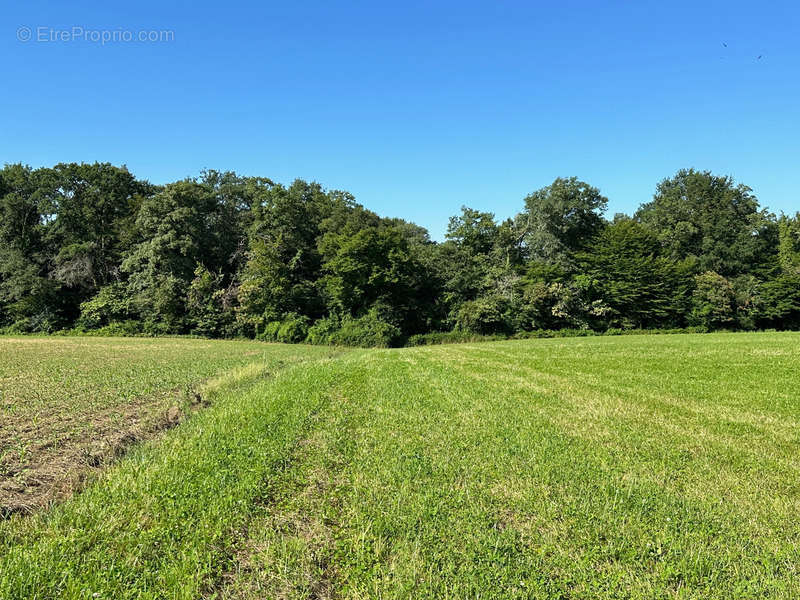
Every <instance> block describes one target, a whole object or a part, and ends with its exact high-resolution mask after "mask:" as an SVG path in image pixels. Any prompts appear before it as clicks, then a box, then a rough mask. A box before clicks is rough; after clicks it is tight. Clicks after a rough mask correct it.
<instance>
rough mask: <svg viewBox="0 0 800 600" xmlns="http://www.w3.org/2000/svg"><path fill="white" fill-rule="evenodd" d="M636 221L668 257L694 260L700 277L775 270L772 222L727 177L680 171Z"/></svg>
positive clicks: (748, 191) (747, 191) (661, 187)
mask: <svg viewBox="0 0 800 600" xmlns="http://www.w3.org/2000/svg"><path fill="white" fill-rule="evenodd" d="M636 218H637V219H638V220H639V221H641V222H642V223H644V224H645V225H647V226H648V227H650V228H651V229H652V230H653V231H655V232H656V234H657V235H658V237H659V240H660V242H661V244H662V245H663V246H664V248H665V249H666V251H667V253H668V254H669V255H670V256H672V257H673V258H675V259H678V260H680V259H684V258H687V257H693V258H695V259H696V261H697V267H698V270H699V271H700V272H705V271H714V272H716V273H718V274H720V275H722V276H724V277H729V276H735V275H739V274H742V273H750V272H766V271H768V270H769V269H771V268H773V267H774V264H775V248H776V245H777V244H776V242H777V239H776V238H777V227H776V223H775V219H774V217H773V216H772V215H770V214H769V213H768V212H767V211H766V210H762V209H760V208H759V206H758V200H757V199H756V197H755V195H754V194H753V193H752V190H751V189H750V188H749V187H747V186H745V185H742V184H739V185H736V184H735V182H734V180H733V179H732V178H731V177H721V176H717V175H713V174H711V173H710V172H709V171H695V170H694V169H683V170H681V171H678V173H677V174H676V175H675V176H674V177H672V178H669V179H665V180H663V181H662V182H661V183H660V184H659V185H658V188H657V190H656V194H655V197H654V198H653V201H652V202H649V203H647V204H645V205H643V206H642V207H641V208H640V209H639V211H638V212H637V213H636Z"/></svg>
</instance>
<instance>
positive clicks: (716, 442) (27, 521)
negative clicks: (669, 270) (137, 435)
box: [0, 333, 800, 599]
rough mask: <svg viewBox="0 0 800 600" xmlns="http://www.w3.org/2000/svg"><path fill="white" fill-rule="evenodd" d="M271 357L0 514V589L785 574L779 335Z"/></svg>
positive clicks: (788, 594) (420, 588) (360, 588)
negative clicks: (50, 500)
mask: <svg viewBox="0 0 800 600" xmlns="http://www.w3.org/2000/svg"><path fill="white" fill-rule="evenodd" d="M264 348H265V349H267V350H268V351H274V352H282V351H285V352H291V351H296V352H300V353H302V352H306V351H308V350H307V349H304V348H302V347H283V346H267V347H264ZM270 360H272V359H270V358H268V357H265V358H264V359H261V358H260V357H259V360H258V361H254V362H253V363H251V364H250V365H248V366H245V367H241V368H239V369H234V370H233V371H232V372H230V373H229V374H227V375H225V376H222V377H220V378H218V379H217V380H215V381H214V382H213V383H212V384H208V385H207V387H206V388H205V390H204V393H205V395H206V396H207V397H208V402H209V405H208V407H207V408H205V409H203V410H200V411H196V412H195V413H194V414H192V415H191V416H190V417H189V418H188V419H186V420H185V421H184V422H183V423H182V424H181V425H180V426H178V427H176V428H174V429H172V430H170V431H169V432H168V433H167V434H165V435H164V436H162V437H161V438H160V439H157V440H153V441H150V442H147V443H144V444H139V445H137V446H135V447H134V448H133V449H132V450H131V451H130V452H129V453H128V454H127V455H126V456H125V458H123V459H121V460H119V461H118V462H116V463H115V464H114V465H112V466H111V467H109V468H108V469H106V470H105V471H103V473H102V475H100V476H99V477H98V478H97V479H96V480H95V481H94V482H93V483H92V484H91V485H89V486H88V487H87V489H85V490H84V491H83V492H82V493H80V494H78V495H76V496H74V497H73V498H72V499H70V500H68V501H66V502H64V503H62V504H60V505H58V506H56V507H55V508H53V509H51V510H49V511H42V512H39V513H37V514H34V515H32V516H21V515H16V516H12V517H11V518H10V519H6V520H5V521H3V522H0V598H3V599H7V598H187V599H188V598H199V597H205V598H248V599H249V598H253V599H255V598H421V597H437V598H598V597H601V598H755V597H764V598H796V597H800V573H798V570H799V569H800V554H798V551H799V550H800V547H799V546H798V545H799V544H800V520H799V519H798V518H797V516H798V514H800V477H799V475H800V407H798V402H799V401H800V335H797V334H792V333H763V334H714V335H679V336H636V337H597V338H572V339H547V340H529V341H509V342H497V343H483V344H469V345H453V346H439V347H423V348H413V349H400V350H369V351H367V350H357V351H350V352H346V353H341V354H333V353H332V352H330V351H328V353H327V354H323V353H321V354H319V355H314V356H311V355H309V354H305V355H303V356H302V358H297V359H296V360H298V361H299V360H302V361H303V362H300V363H299V364H287V365H284V366H283V367H282V368H280V369H277V368H274V367H272V368H268V367H266V366H264V365H265V364H268V363H269V361H270ZM273 364H274V363H273Z"/></svg>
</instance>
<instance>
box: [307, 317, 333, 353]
mask: <svg viewBox="0 0 800 600" xmlns="http://www.w3.org/2000/svg"><path fill="white" fill-rule="evenodd" d="M340 326H341V321H340V320H339V319H338V318H337V317H336V316H334V315H331V316H329V317H325V318H323V319H319V320H318V321H316V322H315V323H314V324H313V325H312V326H311V327H309V328H308V334H307V335H306V342H308V343H309V344H314V345H317V346H324V345H326V344H331V343H333V342H332V341H331V338H332V336H333V334H334V333H335V332H336V331H338V329H339V327H340Z"/></svg>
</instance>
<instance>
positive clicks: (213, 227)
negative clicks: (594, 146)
mask: <svg viewBox="0 0 800 600" xmlns="http://www.w3.org/2000/svg"><path fill="white" fill-rule="evenodd" d="M607 202H608V201H607V199H606V198H605V197H604V196H603V195H602V194H601V193H600V191H599V190H598V189H597V188H595V187H593V186H591V185H589V184H588V183H585V182H582V181H580V180H578V179H576V178H574V177H572V178H558V179H556V180H555V181H553V183H552V184H551V185H548V186H546V187H544V188H541V189H539V190H537V191H535V192H533V193H532V194H530V195H529V196H527V197H526V198H525V199H524V204H523V206H522V210H521V211H520V212H519V214H517V215H516V216H515V217H513V218H507V219H505V220H498V219H496V217H495V215H494V214H493V213H491V212H485V211H481V210H477V209H474V208H469V207H466V206H464V207H462V209H461V212H460V214H458V215H456V216H454V217H452V218H451V220H450V223H449V226H448V229H447V233H446V235H445V240H444V241H443V242H441V243H437V242H433V241H431V239H430V237H429V235H428V232H427V231H426V230H425V229H423V228H421V227H419V226H417V225H415V224H413V223H409V222H407V221H403V220H402V219H398V218H385V217H380V216H379V215H377V214H375V213H374V212H372V211H369V210H367V209H366V208H364V207H363V206H361V205H359V204H358V203H357V202H356V201H355V199H354V198H353V196H352V195H350V194H349V193H347V192H344V191H338V190H325V189H324V188H322V186H320V185H319V184H318V183H314V182H310V183H309V182H306V181H302V180H296V181H294V182H292V183H291V184H290V185H288V186H284V185H282V184H279V183H275V182H273V181H272V180H270V179H268V178H264V177H242V176H239V175H236V174H235V173H232V172H220V171H214V170H208V171H203V172H202V173H201V175H200V177H198V178H193V179H185V180H182V181H177V182H172V183H168V184H166V185H163V186H155V185H152V184H150V183H148V182H146V181H142V180H139V179H137V178H136V177H134V176H133V175H132V174H131V173H130V172H129V171H128V170H127V169H126V168H125V167H115V166H112V165H109V164H107V163H95V164H76V163H70V164H66V163H62V164H58V165H56V166H54V167H52V168H39V169H31V168H30V167H26V166H23V165H19V164H17V165H7V166H6V167H4V168H3V169H0V328H3V329H8V328H11V329H12V330H14V331H17V332H43V333H44V332H54V331H58V330H62V329H69V328H76V329H77V330H79V331H136V332H140V333H143V334H147V335H162V334H195V335H202V336H206V337H235V336H246V337H255V336H256V335H259V337H264V336H266V337H267V338H269V339H274V340H277V339H278V338H279V337H280V338H281V339H291V340H295V341H296V340H297V339H299V338H300V337H302V336H301V334H302V332H303V331H304V328H306V329H307V330H308V331H307V332H306V335H307V337H308V338H309V341H311V342H312V343H321V340H331V343H343V344H344V343H347V344H349V343H355V344H359V345H368V344H371V343H373V342H374V343H377V344H380V345H387V344H395V343H398V342H397V340H402V339H406V338H408V337H409V336H414V335H419V334H425V333H429V332H435V331H444V330H450V331H458V332H466V333H468V334H470V335H514V334H516V333H520V332H526V331H533V330H557V329H580V330H588V329H592V330H596V331H604V330H607V329H609V328H614V329H624V330H630V329H642V328H645V329H650V328H662V329H663V328H680V327H684V326H686V325H687V324H690V323H702V324H703V325H704V326H708V327H712V328H713V327H726V328H727V327H735V328H742V329H753V328H758V327H765V326H767V327H774V328H778V329H780V328H790V327H796V326H797V323H798V319H797V317H796V313H795V308H794V306H795V295H794V294H795V292H794V289H793V288H792V287H791V284H790V282H791V281H792V277H794V276H796V275H797V272H798V269H800V266H798V265H800V225H798V221H799V220H800V218H799V217H798V216H795V217H787V216H783V217H781V218H780V219H779V220H778V219H776V218H775V216H774V215H772V214H771V213H769V212H768V211H767V210H766V209H762V208H760V207H759V205H758V201H757V199H756V198H755V196H754V195H753V193H752V191H751V190H750V189H749V188H747V187H746V186H744V185H741V184H736V183H734V181H733V179H731V178H730V177H724V176H718V175H713V174H711V173H709V172H703V171H695V170H693V169H688V170H681V171H679V172H678V173H677V174H676V175H675V176H674V177H672V178H668V179H665V180H664V181H662V182H661V183H660V184H659V185H658V188H657V190H656V194H655V197H654V199H653V201H652V202H650V203H647V204H645V205H643V206H642V207H641V208H640V209H639V211H638V212H637V213H636V215H635V216H634V217H633V218H631V217H628V216H626V215H622V214H617V215H615V216H614V218H613V220H612V221H611V222H608V221H606V220H604V218H603V214H604V212H605V210H606V206H607ZM712 271H713V272H714V273H717V274H718V275H719V276H720V277H723V278H724V279H725V280H726V281H727V282H728V283H729V284H730V286H731V289H732V292H731V289H728V288H726V287H725V286H724V285H721V284H720V285H716V284H712V283H711V279H709V278H708V277H706V276H703V277H700V278H697V279H696V278H695V276H697V275H700V274H703V273H707V272H712ZM715 281H716V283H717V284H719V283H720V282H719V280H715ZM698 286H700V287H699V288H698ZM731 294H732V295H731ZM368 315H372V316H368ZM362 320H363V323H362ZM129 321H136V322H138V325H137V326H136V327H131V326H130V325H128V324H125V325H117V324H119V323H127V322H129ZM289 323H292V324H291V325H290V324H289ZM301 323H302V324H301ZM377 323H381V324H382V325H381V327H384V326H385V328H388V329H386V331H382V330H381V327H378V326H377V325H376V324H377ZM284 325H285V326H286V327H285V330H284V332H283V333H282V334H280V331H281V327H283V326H284ZM362 325H363V327H362ZM362 329H363V330H364V331H369V332H371V333H368V334H363V335H362V333H363V331H362ZM395 329H396V330H398V331H399V333H397V332H396V331H395ZM378 330H381V331H380V332H378ZM390 330H391V331H390ZM337 336H338V339H339V341H334V340H335V339H337ZM369 340H372V342H370V341H369ZM389 340H391V341H389Z"/></svg>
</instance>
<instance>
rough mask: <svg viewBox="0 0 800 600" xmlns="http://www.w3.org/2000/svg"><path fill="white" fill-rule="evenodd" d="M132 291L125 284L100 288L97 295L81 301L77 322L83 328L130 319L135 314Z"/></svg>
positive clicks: (97, 326)
mask: <svg viewBox="0 0 800 600" xmlns="http://www.w3.org/2000/svg"><path fill="white" fill-rule="evenodd" d="M134 313H135V310H134V309H133V307H132V301H131V297H130V293H129V292H128V290H127V288H126V287H125V285H123V284H121V283H112V284H111V285H107V286H105V287H102V288H100V291H99V292H97V294H95V296H94V297H93V298H91V299H89V300H87V301H86V302H83V303H81V315H80V317H79V318H78V322H77V323H76V325H77V327H79V328H81V329H97V328H99V327H103V326H105V325H109V324H111V323H116V322H122V321H128V320H130V318H131V317H132V316H135V315H134Z"/></svg>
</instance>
